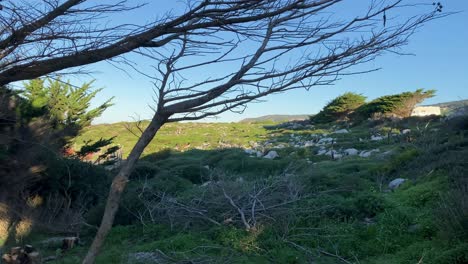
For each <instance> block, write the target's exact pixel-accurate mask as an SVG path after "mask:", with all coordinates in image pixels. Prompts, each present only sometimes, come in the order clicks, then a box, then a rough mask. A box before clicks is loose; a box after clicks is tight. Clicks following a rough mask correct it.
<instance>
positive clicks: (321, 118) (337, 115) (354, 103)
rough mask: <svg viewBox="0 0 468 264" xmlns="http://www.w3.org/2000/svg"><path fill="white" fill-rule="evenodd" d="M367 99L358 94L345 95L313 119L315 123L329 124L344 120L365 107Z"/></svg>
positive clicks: (329, 104) (328, 105)
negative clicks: (359, 108) (361, 107)
mask: <svg viewBox="0 0 468 264" xmlns="http://www.w3.org/2000/svg"><path fill="white" fill-rule="evenodd" d="M365 101H366V97H365V96H363V95H360V94H356V93H351V92H348V93H345V94H343V95H340V96H338V97H336V98H335V99H333V100H332V101H331V102H329V103H328V104H327V105H326V106H325V107H324V108H323V109H322V111H320V112H319V113H318V114H317V115H315V116H313V117H311V121H312V122H314V123H329V122H333V121H339V120H344V119H346V118H347V117H348V115H349V114H351V113H352V112H354V110H356V109H357V108H358V107H360V106H361V105H363V104H364V103H365Z"/></svg>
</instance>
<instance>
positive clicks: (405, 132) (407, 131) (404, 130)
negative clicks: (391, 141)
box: [401, 129, 411, 135]
mask: <svg viewBox="0 0 468 264" xmlns="http://www.w3.org/2000/svg"><path fill="white" fill-rule="evenodd" d="M410 132H411V129H403V130H402V131H401V134H403V135H404V134H408V133H410Z"/></svg>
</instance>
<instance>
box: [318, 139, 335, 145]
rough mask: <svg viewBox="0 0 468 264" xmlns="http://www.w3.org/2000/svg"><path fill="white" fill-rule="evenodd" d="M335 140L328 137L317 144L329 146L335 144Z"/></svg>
mask: <svg viewBox="0 0 468 264" xmlns="http://www.w3.org/2000/svg"><path fill="white" fill-rule="evenodd" d="M334 140H335V139H334V138H331V137H326V138H321V139H320V140H319V141H318V142H317V144H319V145H321V144H329V143H333V141H334Z"/></svg>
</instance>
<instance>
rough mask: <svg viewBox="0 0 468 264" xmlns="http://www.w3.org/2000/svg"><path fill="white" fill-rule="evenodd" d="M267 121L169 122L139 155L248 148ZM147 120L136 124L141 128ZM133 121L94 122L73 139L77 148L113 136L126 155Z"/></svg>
mask: <svg viewBox="0 0 468 264" xmlns="http://www.w3.org/2000/svg"><path fill="white" fill-rule="evenodd" d="M266 124H268V123H265V122H262V123H255V124H246V123H172V124H166V125H164V127H163V128H162V129H161V130H160V131H159V132H158V134H157V135H156V137H155V139H154V140H153V141H152V142H151V143H150V144H149V146H148V147H147V148H146V150H145V152H144V154H143V156H145V155H148V154H150V153H154V152H158V151H160V150H163V149H166V148H170V149H174V150H179V151H185V150H189V149H216V148H225V147H248V146H249V144H250V143H253V142H256V141H259V140H261V139H262V138H264V137H265V136H266V134H267V131H266V130H265V128H263V126H264V125H266ZM147 125H148V122H147V121H144V122H142V123H141V124H139V125H138V126H139V127H140V128H141V129H144V128H145V127H146V126H147ZM140 133H141V132H140V131H139V129H138V127H137V124H136V123H114V124H103V125H95V126H91V127H88V128H86V129H85V130H84V131H83V133H82V134H81V135H80V136H79V137H77V138H76V139H75V140H74V144H73V147H74V148H75V149H78V148H79V147H80V146H82V145H84V143H85V142H87V141H90V140H96V139H99V138H101V137H102V138H109V137H116V138H115V140H114V143H115V144H116V145H120V146H121V147H122V151H123V156H124V157H126V156H127V155H128V153H129V152H130V150H131V148H132V147H133V146H134V145H135V143H136V141H137V139H138V138H137V135H138V134H140Z"/></svg>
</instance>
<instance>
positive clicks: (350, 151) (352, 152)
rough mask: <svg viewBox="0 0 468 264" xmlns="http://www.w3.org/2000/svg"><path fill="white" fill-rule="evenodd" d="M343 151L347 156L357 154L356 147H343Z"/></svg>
mask: <svg viewBox="0 0 468 264" xmlns="http://www.w3.org/2000/svg"><path fill="white" fill-rule="evenodd" d="M343 152H344V153H345V154H346V155H348V156H355V155H357V154H359V151H358V150H357V149H355V148H349V149H345V150H344V151H343Z"/></svg>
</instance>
